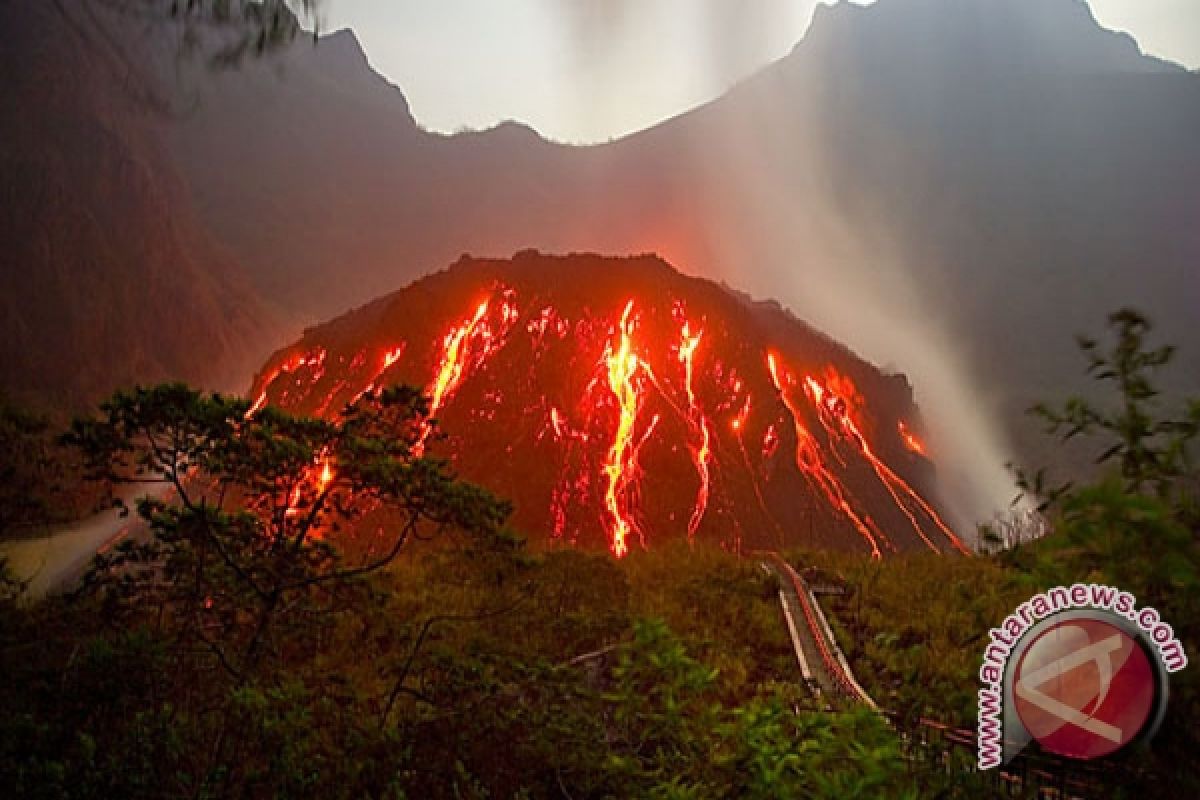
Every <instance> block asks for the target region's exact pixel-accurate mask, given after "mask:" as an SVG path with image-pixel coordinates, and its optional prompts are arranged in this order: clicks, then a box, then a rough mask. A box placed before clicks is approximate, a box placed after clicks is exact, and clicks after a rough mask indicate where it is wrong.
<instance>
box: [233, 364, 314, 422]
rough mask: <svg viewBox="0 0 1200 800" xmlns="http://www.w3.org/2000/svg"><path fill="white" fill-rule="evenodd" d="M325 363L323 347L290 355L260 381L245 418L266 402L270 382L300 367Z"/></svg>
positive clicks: (258, 409)
mask: <svg viewBox="0 0 1200 800" xmlns="http://www.w3.org/2000/svg"><path fill="white" fill-rule="evenodd" d="M324 363H325V349H324V348H317V349H316V350H315V351H313V352H312V353H305V354H301V355H297V356H292V357H291V358H289V359H288V360H287V361H285V362H283V363H282V364H280V365H279V366H277V367H275V369H273V370H272V371H271V375H270V377H268V378H267V379H266V380H264V381H263V383H262V390H261V391H260V392H259V394H258V398H257V399H256V400H255V401H254V405H252V406H250V410H249V411H247V412H246V417H245V418H246V419H250V417H252V416H254V415H255V414H257V413H258V412H259V411H261V410H262V409H263V407H264V406H265V405H266V404H267V390H268V389H270V388H271V384H273V383H275V381H276V380H277V379H278V378H279V377H280V376H281V375H285V374H287V373H290V372H295V371H296V370H298V369H300V368H301V367H320V366H321V365H322V364H324Z"/></svg>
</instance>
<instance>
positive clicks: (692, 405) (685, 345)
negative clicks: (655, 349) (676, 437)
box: [679, 322, 712, 540]
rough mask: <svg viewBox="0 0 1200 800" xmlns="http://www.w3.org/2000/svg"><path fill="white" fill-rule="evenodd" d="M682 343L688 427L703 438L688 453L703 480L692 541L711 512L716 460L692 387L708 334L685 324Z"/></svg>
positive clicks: (690, 522) (693, 519)
mask: <svg viewBox="0 0 1200 800" xmlns="http://www.w3.org/2000/svg"><path fill="white" fill-rule="evenodd" d="M680 336H681V342H680V344H679V360H680V362H681V363H682V364H683V386H684V390H685V391H686V393H687V400H688V413H687V419H688V425H689V427H691V428H692V431H693V435H698V436H699V442H698V443H689V444H688V451H689V452H690V453H691V455H692V463H694V464H695V465H696V474H697V475H699V476H700V486H699V488H698V489H697V490H696V504H695V506H694V507H693V508H692V515H691V517H690V518H689V519H688V528H687V532H688V539H689V540H690V539H692V538H694V537H695V535H696V529H697V528H699V527H700V521H701V520H702V519H703V518H704V512H705V511H706V510H707V509H708V496H709V490H710V487H709V461H710V460H711V459H712V432H711V431H710V430H709V426H708V418H707V417H705V416H704V412H703V411H701V410H700V404H699V403H698V402H697V401H696V392H695V389H694V388H693V385H692V378H693V376H694V374H695V361H696V348H697V347H699V346H700V339H701V337H703V336H704V331H697V332H696V333H695V334H692V332H691V329H690V328H689V326H688V323H687V322H684V323H683V329H682V330H681V331H680Z"/></svg>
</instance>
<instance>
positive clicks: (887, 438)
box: [252, 251, 963, 557]
mask: <svg viewBox="0 0 1200 800" xmlns="http://www.w3.org/2000/svg"><path fill="white" fill-rule="evenodd" d="M396 383H408V384H411V385H414V386H422V387H425V390H426V394H427V395H428V397H429V401H430V411H431V417H432V418H434V419H435V420H436V423H437V430H438V431H439V432H444V433H445V434H446V435H445V436H444V437H441V436H431V435H430V434H431V433H432V432H433V430H434V428H433V426H429V427H427V428H426V429H425V430H424V431H423V432H422V435H421V436H420V438H419V440H418V442H417V450H418V451H419V452H425V451H428V453H429V454H430V455H437V456H441V457H445V458H448V459H449V460H451V461H452V462H453V464H454V465H455V468H456V469H457V471H458V472H459V473H460V474H461V475H462V476H463V477H465V478H467V479H469V480H473V481H475V482H477V483H480V484H482V485H484V486H487V487H488V488H490V489H492V490H494V491H495V492H497V493H499V494H501V495H504V496H506V497H508V498H510V499H511V500H512V501H513V503H514V506H515V509H516V510H515V518H514V522H515V524H516V526H517V527H518V528H520V529H521V530H523V531H525V532H526V533H529V534H531V535H532V536H533V537H534V538H535V539H537V538H539V536H540V535H544V536H545V538H546V539H548V540H550V541H552V542H562V543H569V544H577V545H581V546H591V547H595V546H600V545H603V546H606V547H608V548H609V549H610V550H611V551H612V552H613V553H614V554H615V555H617V556H623V555H625V553H627V552H628V550H629V549H630V548H633V547H652V546H653V545H654V543H655V542H656V541H663V540H665V539H667V538H670V537H688V538H690V539H694V538H702V539H706V540H710V541H711V540H715V541H719V542H721V543H723V544H724V545H726V546H728V547H730V548H732V549H738V550H741V549H743V548H747V549H749V548H761V547H784V546H789V547H790V546H809V547H835V548H840V549H854V548H859V549H863V550H865V551H866V552H869V553H871V554H872V555H874V556H876V557H879V556H882V555H885V554H887V553H890V552H896V551H900V550H906V549H912V548H925V547H928V548H930V549H932V550H935V551H938V552H948V551H951V550H962V549H963V547H962V545H961V543H960V542H959V540H958V538H957V537H956V536H955V534H954V533H953V532H952V531H951V529H950V528H949V527H948V526H947V524H946V523H945V522H944V521H943V519H942V517H941V516H940V513H939V511H938V510H937V508H936V507H935V505H934V503H933V502H932V501H931V500H930V499H929V490H930V488H931V484H932V479H933V470H932V465H931V463H930V462H929V461H928V460H927V456H926V453H925V446H924V444H923V443H922V442H921V441H920V439H919V438H918V433H916V431H917V430H919V428H920V425H919V419H918V415H917V411H916V409H915V407H914V406H913V402H912V389H911V388H910V387H909V385H908V383H907V381H906V379H905V378H904V377H903V376H901V375H893V376H888V375H884V374H882V373H880V372H879V370H877V369H876V368H875V367H873V366H872V365H870V364H868V363H866V362H864V361H863V360H862V359H860V358H858V357H857V356H855V355H854V354H853V353H851V352H850V351H849V350H847V349H846V348H845V347H843V346H841V345H839V344H837V343H836V342H834V341H832V340H830V339H829V338H828V337H826V336H824V335H822V334H820V333H818V332H816V331H814V330H813V329H811V328H810V327H808V326H807V325H806V324H804V323H803V322H800V321H799V320H797V319H796V318H795V317H793V316H791V315H790V314H789V313H787V312H785V311H784V310H783V309H781V308H780V307H779V306H778V305H776V304H773V303H752V302H750V301H749V300H747V299H746V298H745V297H743V296H740V295H738V294H736V293H734V292H732V291H730V290H728V289H726V288H723V287H721V286H718V285H716V284H714V283H712V282H710V281H706V280H701V279H698V278H691V277H687V276H684V275H682V274H680V273H679V272H677V271H675V270H674V269H673V268H671V267H670V266H669V265H668V264H666V263H665V262H663V261H662V260H660V259H658V258H656V257H653V256H640V257H636V258H603V257H600V256H593V255H572V256H567V257H551V256H545V255H541V254H539V253H536V252H532V251H528V252H522V253H518V254H517V255H516V256H515V257H514V258H513V259H512V260H511V261H503V260H477V259H470V258H467V257H464V258H463V259H461V260H460V261H459V262H458V263H456V264H455V265H453V266H452V267H451V268H450V269H448V270H446V271H444V272H441V273H438V274H435V275H430V276H428V277H426V278H423V279H421V280H419V281H417V282H415V283H413V284H412V285H410V286H408V287H407V288H405V289H402V290H400V291H398V292H395V293H394V294H391V295H388V296H386V297H383V298H380V299H379V300H376V301H374V302H372V303H370V304H368V305H366V306H364V307H362V308H360V309H357V310H355V311H352V312H350V313H349V314H346V315H344V316H342V317H339V318H338V319H335V320H333V321H332V322H329V323H327V324H324V325H321V326H319V327H316V328H313V329H310V330H308V331H307V332H306V333H305V335H304V337H303V338H302V339H301V340H300V341H299V342H297V343H296V344H295V345H293V346H291V347H288V348H286V349H285V350H283V351H281V352H279V353H277V354H275V355H274V356H273V357H272V358H271V359H270V360H269V361H268V363H267V365H266V367H265V368H264V369H263V371H262V373H261V374H260V375H259V377H258V378H257V379H256V381H255V385H254V388H253V395H252V396H254V397H255V398H256V402H255V408H259V407H261V406H262V405H264V404H266V403H271V404H274V405H278V406H281V407H283V408H286V409H288V410H290V411H294V412H300V413H308V414H314V415H319V416H330V415H334V414H336V413H338V411H339V410H340V409H341V408H342V407H343V406H344V405H345V404H346V403H349V402H352V401H353V400H355V399H356V398H358V397H360V396H362V394H363V393H365V392H368V391H373V390H375V389H378V388H381V387H383V386H386V385H392V384H396ZM326 466H327V465H326Z"/></svg>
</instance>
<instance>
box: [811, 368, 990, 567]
mask: <svg viewBox="0 0 1200 800" xmlns="http://www.w3.org/2000/svg"><path fill="white" fill-rule="evenodd" d="M804 381H805V392H806V394H808V396H809V398H810V399H811V400H812V402H813V404H814V405H815V406H816V407H817V412H818V416H819V417H820V418H821V423H822V424H823V425H825V426H826V430H827V431H829V433H830V435H831V436H832V435H835V432H834V431H833V429H832V427H831V426H830V425H829V423H828V422H827V421H826V415H828V416H829V417H832V418H834V419H835V420H837V422H838V424H839V425H840V426H841V428H842V430H843V432H844V433H845V434H847V435H848V436H849V437H850V438H851V439H852V440H853V441H855V442H856V443H857V444H858V447H859V450H860V452H861V453H862V455H863V457H864V458H866V459H867V461H868V462H869V463H870V465H871V468H872V469H874V470H875V474H876V476H878V478H879V482H880V483H882V484H883V485H884V488H886V489H887V490H888V493H889V494H891V496H892V499H893V500H894V501H895V502H896V505H897V506H898V507H899V508H900V510H901V511H903V512H904V514H905V515H906V516H907V517H908V519H909V521H910V522H911V523H912V526H913V529H914V530H915V531H916V532H917V535H918V536H920V537H921V539H922V540H923V541H924V542H925V544H927V545H928V546H929V547H930V549H932V550H934V551H935V552H941V551H940V550H939V548H938V547H937V546H936V545H935V544H934V543H933V541H932V540H930V538H929V537H928V536H927V535H926V533H925V531H924V530H923V529H922V528H921V525H920V523H919V522H918V521H917V518H916V514H915V513H914V512H913V511H912V510H910V509H909V508H907V507H906V506H905V504H904V502H903V501H902V499H901V498H900V496H899V493H903V494H904V495H905V496H907V497H908V498H909V499H910V500H911V501H912V502H913V503H915V504H916V506H917V508H919V509H920V510H921V511H922V512H923V513H924V514H925V516H926V517H928V518H929V520H930V521H931V522H933V524H934V526H935V527H936V528H937V529H938V530H939V531H941V533H942V535H944V536H945V537H946V539H947V540H949V542H950V544H951V545H952V546H953V547H954V548H955V549H957V550H958V551H959V552H961V553H964V554H968V553H969V552H970V551H969V550H967V548H966V547H964V546H963V543H962V542H961V541H960V540H959V538H958V537H957V536H956V535H955V534H954V531H952V530H950V527H949V526H948V525H947V524H946V523H945V522H944V521H943V520H942V518H941V517H940V516H939V515H938V513H937V512H936V511H934V510H933V507H932V506H930V505H929V503H927V502H925V499H924V498H923V497H921V495H919V494H917V491H916V490H915V489H913V488H912V487H911V486H909V485H908V483H907V482H906V481H905V480H904V479H903V478H901V477H900V476H899V475H897V474H896V473H895V472H893V471H892V469H891V467H889V466H888V465H887V464H885V463H883V461H882V459H880V458H879V457H878V456H876V455H875V453H874V452H873V451H872V450H871V446H870V444H868V442H867V439H866V437H865V436H863V434H862V431H861V430H860V429H859V427H858V425H857V423H855V421H854V419H853V418H852V417H851V416H850V414H849V413H847V410H846V404H845V401H844V400H842V399H841V398H840V397H838V395H837V394H836V393H834V392H833V391H832V390H830V389H828V388H827V387H825V386H822V385H821V384H820V383H818V382H817V381H816V380H814V379H813V378H812V377H806V378H805V379H804Z"/></svg>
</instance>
